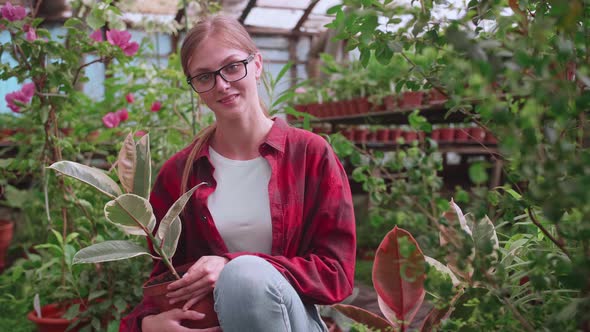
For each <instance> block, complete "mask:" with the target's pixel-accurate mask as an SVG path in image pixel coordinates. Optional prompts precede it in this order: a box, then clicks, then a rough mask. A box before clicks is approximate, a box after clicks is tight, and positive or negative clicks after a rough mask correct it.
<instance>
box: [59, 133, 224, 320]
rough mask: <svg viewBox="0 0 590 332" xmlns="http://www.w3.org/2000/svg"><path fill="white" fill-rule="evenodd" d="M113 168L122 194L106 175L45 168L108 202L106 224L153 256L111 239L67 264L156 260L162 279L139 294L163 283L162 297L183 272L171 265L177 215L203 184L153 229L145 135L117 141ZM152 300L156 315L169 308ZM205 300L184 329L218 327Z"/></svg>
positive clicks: (68, 166) (63, 165)
mask: <svg viewBox="0 0 590 332" xmlns="http://www.w3.org/2000/svg"><path fill="white" fill-rule="evenodd" d="M116 164H117V173H118V178H119V181H120V182H121V185H122V187H123V190H121V188H120V187H119V185H118V184H117V183H116V182H115V181H114V180H112V179H111V178H110V177H109V175H108V174H106V173H105V172H104V171H102V170H100V169H97V168H93V167H89V166H86V165H83V164H79V163H76V162H72V161H59V162H56V163H54V164H52V165H51V166H49V168H50V169H52V170H54V171H56V172H58V173H60V174H62V175H66V176H69V177H71V178H74V179H76V180H78V181H81V182H84V183H86V184H89V185H91V186H92V187H94V188H95V189H97V190H98V191H99V192H101V193H102V194H104V195H106V196H107V197H109V198H110V199H111V201H109V202H108V203H106V205H105V206H104V212H105V217H106V219H107V220H108V221H110V222H111V223H113V224H115V225H116V226H117V227H118V228H120V229H121V230H122V231H124V232H125V233H127V234H129V235H139V236H145V237H147V238H148V239H149V241H150V242H151V243H152V244H153V250H154V252H155V255H154V253H152V252H150V251H149V250H148V249H147V248H145V247H143V246H140V245H138V244H136V243H135V242H132V241H125V240H111V241H104V242H99V243H96V244H93V245H91V246H89V247H86V248H83V249H81V250H80V251H78V252H77V253H76V254H75V255H74V258H73V264H79V263H92V264H95V263H101V262H109V261H118V260H123V259H127V258H131V257H136V256H140V255H148V256H151V257H152V258H154V259H161V260H162V262H163V263H164V264H165V266H167V267H168V270H169V271H168V273H166V275H161V276H157V277H155V278H154V279H152V280H149V281H148V282H146V283H145V284H144V295H145V296H152V295H153V296H154V297H155V296H158V295H157V294H155V295H154V294H153V293H152V291H153V290H154V289H155V288H158V287H156V284H157V283H158V282H159V281H161V280H163V282H164V283H166V284H165V285H163V286H162V285H160V287H163V289H164V292H163V293H164V294H162V295H164V296H165V288H166V285H167V283H170V282H172V281H174V280H175V279H180V273H182V272H183V271H182V269H176V268H175V267H174V266H173V265H172V260H171V259H172V256H173V255H174V253H175V251H176V246H177V244H178V238H179V236H180V233H181V221H180V218H179V214H180V212H181V211H182V209H183V208H184V206H185V205H186V203H187V202H188V200H189V199H190V197H191V196H192V195H193V193H194V192H195V191H196V190H197V189H198V188H199V187H200V186H202V185H203V184H205V183H204V182H203V183H200V184H198V185H196V186H194V187H193V188H191V189H190V190H188V191H187V192H186V193H184V194H183V195H182V196H180V197H179V198H178V199H177V200H176V202H175V203H174V204H173V205H172V206H171V207H170V209H169V210H168V212H167V213H166V215H165V216H164V218H162V220H161V221H160V224H159V227H158V229H157V230H156V229H155V226H156V218H155V216H154V214H153V210H152V206H151V204H150V202H149V201H148V198H149V194H150V191H151V155H150V147H149V135H148V134H146V135H144V136H143V137H141V139H139V141H138V142H135V141H134V139H133V134H132V133H130V134H128V135H127V137H126V138H125V140H124V142H123V146H122V148H121V150H120V152H119V155H118V158H117V161H116ZM187 268H188V267H187ZM184 271H186V269H184ZM156 293H158V292H156ZM160 293H161V292H160ZM153 300H154V302H155V303H156V304H158V305H161V307H160V310H162V311H165V310H168V309H170V308H171V307H169V306H168V300H167V299H165V298H164V300H159V299H157V298H153ZM211 300H212V299H211V298H208V299H205V300H202V301H200V302H199V303H197V304H195V305H194V306H193V307H192V309H194V310H196V311H199V312H202V313H204V314H205V318H204V319H203V320H199V321H191V322H190V323H186V324H185V325H186V326H187V327H192V328H205V327H212V326H217V325H219V324H218V321H217V315H216V314H215V311H214V310H213V303H212V301H211ZM182 304H184V303H178V304H177V305H176V306H175V307H182Z"/></svg>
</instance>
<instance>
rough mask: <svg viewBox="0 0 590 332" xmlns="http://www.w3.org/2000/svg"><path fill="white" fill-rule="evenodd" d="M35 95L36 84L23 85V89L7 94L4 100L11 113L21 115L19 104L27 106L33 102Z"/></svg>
mask: <svg viewBox="0 0 590 332" xmlns="http://www.w3.org/2000/svg"><path fill="white" fill-rule="evenodd" d="M34 94H35V84H33V83H27V84H25V85H23V87H22V88H21V89H20V90H19V91H14V92H11V93H9V94H7V95H6V96H5V97H4V100H6V104H7V106H8V108H10V110H11V111H13V112H14V113H20V108H21V105H19V104H27V103H28V102H30V101H31V99H32V98H33V95H34ZM16 102H18V103H19V104H17V103H16Z"/></svg>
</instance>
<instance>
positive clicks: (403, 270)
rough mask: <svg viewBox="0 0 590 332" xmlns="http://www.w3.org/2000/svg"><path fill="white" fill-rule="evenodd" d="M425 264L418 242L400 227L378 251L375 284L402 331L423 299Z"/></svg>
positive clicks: (394, 230)
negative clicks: (399, 323)
mask: <svg viewBox="0 0 590 332" xmlns="http://www.w3.org/2000/svg"><path fill="white" fill-rule="evenodd" d="M424 270H425V260H424V255H423V254H422V251H421V250H420V247H419V246H418V244H417V243H416V240H415V239H414V238H413V237H412V235H411V234H410V233H408V232H407V231H405V230H403V229H401V228H398V227H397V226H396V227H395V228H394V229H393V230H392V231H390V232H389V233H388V234H387V235H386V236H385V238H384V239H383V241H381V244H380V245H379V248H378V249H377V253H376V255H375V263H374V265H373V284H374V285H375V290H376V291H377V294H378V295H379V297H380V298H381V300H382V301H383V303H384V305H386V306H387V307H388V308H390V309H391V310H393V312H394V313H395V315H396V317H395V319H397V321H400V322H401V324H402V325H401V330H402V331H403V330H404V326H405V324H406V323H408V322H410V321H411V319H412V318H413V316H414V315H415V313H416V308H417V307H419V306H420V304H421V303H422V301H423V299H424V295H425V291H424V278H425V271H424Z"/></svg>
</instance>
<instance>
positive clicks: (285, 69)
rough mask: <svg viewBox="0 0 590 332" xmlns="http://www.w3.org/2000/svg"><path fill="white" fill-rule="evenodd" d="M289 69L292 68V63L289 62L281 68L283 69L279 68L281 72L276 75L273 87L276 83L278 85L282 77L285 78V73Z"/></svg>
mask: <svg viewBox="0 0 590 332" xmlns="http://www.w3.org/2000/svg"><path fill="white" fill-rule="evenodd" d="M291 67H293V62H291V61H289V62H287V64H285V65H284V66H283V68H281V71H280V72H279V73H278V75H277V76H276V77H275V80H274V83H275V85H276V84H277V83H279V82H280V81H281V79H283V76H285V74H286V73H287V71H288V70H289V69H291Z"/></svg>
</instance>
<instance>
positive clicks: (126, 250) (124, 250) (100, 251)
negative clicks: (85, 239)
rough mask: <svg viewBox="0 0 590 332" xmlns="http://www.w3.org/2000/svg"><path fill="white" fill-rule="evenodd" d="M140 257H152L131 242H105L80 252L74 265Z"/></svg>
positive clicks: (75, 256)
mask: <svg viewBox="0 0 590 332" xmlns="http://www.w3.org/2000/svg"><path fill="white" fill-rule="evenodd" d="M140 255H149V256H152V255H151V254H150V252H149V251H148V250H147V249H146V248H144V247H142V246H139V245H137V244H135V243H133V242H131V241H105V242H100V243H96V244H93V245H91V246H89V247H86V248H84V249H81V250H80V251H78V252H77V253H76V254H75V255H74V259H73V264H80V263H100V262H110V261H117V260H121V259H127V258H131V257H135V256H140ZM152 257H154V256H152ZM154 258H157V257H154Z"/></svg>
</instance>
